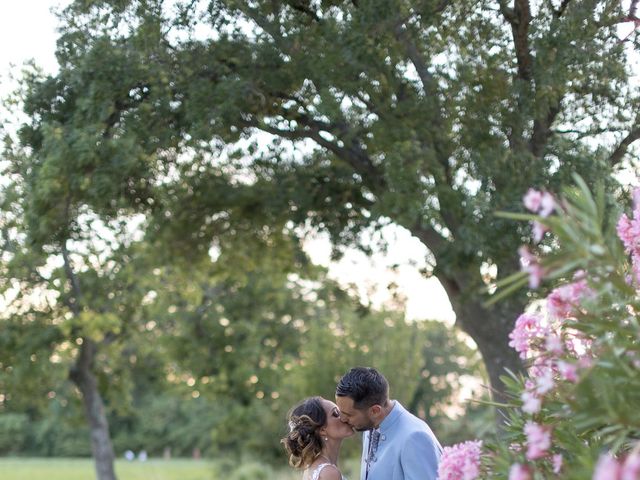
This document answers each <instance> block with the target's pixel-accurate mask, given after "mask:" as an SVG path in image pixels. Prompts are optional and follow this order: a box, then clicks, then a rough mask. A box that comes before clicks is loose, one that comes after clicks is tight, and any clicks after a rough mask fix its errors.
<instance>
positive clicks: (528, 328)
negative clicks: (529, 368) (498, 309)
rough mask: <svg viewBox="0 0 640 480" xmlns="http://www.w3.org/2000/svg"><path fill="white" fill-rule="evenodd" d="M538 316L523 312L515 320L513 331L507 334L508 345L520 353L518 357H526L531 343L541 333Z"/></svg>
mask: <svg viewBox="0 0 640 480" xmlns="http://www.w3.org/2000/svg"><path fill="white" fill-rule="evenodd" d="M540 320H541V319H540V317H538V316H536V315H530V314H528V313H523V314H522V315H520V316H519V317H518V319H517V320H516V325H515V327H514V328H513V331H512V332H511V333H510V334H509V338H510V339H511V340H510V341H509V346H510V347H511V348H513V349H515V351H516V352H518V353H519V354H520V358H522V359H525V358H527V353H528V352H529V350H530V349H531V343H532V341H533V340H534V339H536V338H538V337H539V336H540V334H541V333H542V327H541V325H540Z"/></svg>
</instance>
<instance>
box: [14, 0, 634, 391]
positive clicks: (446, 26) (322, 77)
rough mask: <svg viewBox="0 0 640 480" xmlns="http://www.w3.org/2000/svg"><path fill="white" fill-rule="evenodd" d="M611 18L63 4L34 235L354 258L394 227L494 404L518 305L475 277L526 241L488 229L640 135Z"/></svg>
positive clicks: (27, 137) (615, 14)
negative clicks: (304, 250) (125, 224)
mask: <svg viewBox="0 0 640 480" xmlns="http://www.w3.org/2000/svg"><path fill="white" fill-rule="evenodd" d="M539 3H540V2H539ZM187 5H188V6H187ZM496 10H498V12H499V14H498V15H496ZM623 16H624V12H622V10H621V6H620V4H619V2H613V1H610V0H591V1H588V2H578V3H575V2H568V3H563V5H562V7H561V8H560V10H558V9H557V7H555V6H554V4H553V3H552V2H542V3H540V4H536V5H535V8H534V7H531V9H529V8H526V9H525V8H511V7H510V6H507V5H506V4H505V6H504V7H503V8H499V9H496V5H494V4H491V3H488V2H466V3H464V4H458V3H455V2H436V1H433V0H376V1H372V2H368V3H366V4H362V3H358V2H356V3H353V2H352V3H336V2H328V3H327V2H325V3H323V2H320V3H316V4H313V5H300V4H298V3H296V2H280V3H274V2H271V1H262V0H261V1H257V2H247V1H235V0H234V1H224V0H223V1H210V0H200V1H195V2H191V3H189V4H186V3H185V4H184V5H182V4H180V5H176V6H175V8H168V6H167V4H166V2H161V1H152V2H149V1H130V2H111V1H97V0H96V1H86V0H82V1H80V0H78V1H76V2H72V3H71V4H70V5H69V6H68V8H67V9H66V10H65V11H64V13H63V15H62V20H63V24H62V27H61V37H60V40H59V42H58V51H57V54H58V58H59V60H60V62H61V69H60V73H59V74H58V75H56V76H55V77H53V78H41V77H39V76H37V75H31V76H27V77H25V82H24V86H25V93H26V95H25V103H24V110H25V112H26V113H27V115H28V116H29V122H27V124H25V125H24V126H23V128H22V129H21V133H20V145H21V146H22V147H26V148H28V149H29V152H30V153H29V154H28V155H25V156H24V158H22V160H21V161H20V162H18V164H17V170H19V171H21V172H24V174H25V177H26V178H28V179H29V180H28V182H27V185H26V186H25V191H28V192H29V194H30V195H31V197H30V198H31V201H30V202H28V203H26V204H25V205H24V216H25V219H26V222H27V224H28V225H29V238H30V239H31V240H33V241H34V242H35V243H36V244H38V245H40V244H45V243H47V242H48V241H50V240H51V239H52V238H58V239H60V238H64V237H65V236H66V235H67V233H77V226H76V225H75V224H74V222H73V221H72V222H71V223H69V222H68V221H67V220H68V219H66V216H68V215H71V217H74V216H75V215H76V214H77V213H78V212H80V211H82V210H81V208H80V206H81V205H84V204H86V205H88V206H89V208H90V211H91V212H95V214H96V215H99V216H101V217H103V218H108V219H119V218H122V216H123V215H126V214H132V213H139V214H144V215H146V216H147V218H146V220H147V221H148V222H149V224H148V226H147V229H146V232H147V238H148V239H151V240H155V241H158V242H159V243H161V244H165V245H166V244H168V245H170V246H172V247H173V249H175V250H173V249H172V251H174V252H175V251H180V254H181V255H182V256H185V257H191V256H192V255H195V256H198V255H200V256H202V255H206V253H207V252H208V251H209V249H210V247H211V243H212V239H219V238H220V237H221V236H224V235H223V234H225V233H228V234H229V235H227V236H226V238H227V240H226V241H225V240H221V242H222V243H226V242H227V241H230V242H234V243H235V240H234V239H235V236H234V234H236V233H239V232H243V233H245V234H248V235H249V236H250V235H255V236H257V237H261V238H263V239H264V238H265V236H266V237H269V238H270V239H271V240H273V239H276V238H278V237H279V236H280V234H281V233H282V231H283V229H286V230H287V231H288V233H289V234H291V233H292V227H302V228H303V229H306V230H307V231H308V230H309V229H310V230H322V231H326V232H328V233H329V234H330V236H331V238H332V240H333V242H334V244H335V245H336V246H337V247H339V246H343V245H354V244H358V243H359V233H361V232H362V231H363V230H364V229H366V228H374V229H375V228H379V227H380V225H382V224H385V223H388V222H389V221H392V222H395V223H396V224H399V225H402V226H404V227H405V228H407V229H408V230H409V231H411V233H412V234H413V235H415V236H416V237H417V238H419V239H420V240H421V241H422V242H423V243H424V244H425V245H426V246H427V247H428V248H429V250H430V260H434V261H431V262H430V265H432V267H430V268H429V272H428V273H429V274H434V275H436V276H437V277H438V278H439V279H440V280H441V282H442V283H443V285H445V286H446V288H447V292H448V293H449V295H450V297H451V298H450V299H451V302H452V305H453V308H454V310H455V311H456V314H457V317H458V320H459V324H460V326H461V327H462V328H463V329H464V330H465V331H466V332H467V333H468V334H469V335H471V336H472V337H473V338H474V340H475V341H476V343H477V344H478V346H479V348H480V349H481V351H482V353H483V355H484V357H485V361H486V362H487V365H488V367H489V368H488V371H489V375H490V379H491V382H492V386H493V387H496V388H499V387H500V385H499V380H498V375H499V373H500V372H501V369H502V367H503V366H504V365H506V366H508V367H510V368H511V369H513V370H518V369H520V367H521V366H520V365H519V363H518V361H517V358H516V356H515V355H513V354H512V353H511V352H510V350H509V349H508V348H507V341H508V340H507V335H508V332H509V329H510V326H511V322H512V320H513V319H512V318H511V315H513V314H514V312H516V311H518V310H520V309H521V308H522V306H523V305H524V303H525V301H526V299H525V298H524V296H523V295H517V296H512V299H511V300H510V302H511V305H508V306H505V304H504V303H503V305H502V306H500V307H497V306H495V305H492V306H489V305H483V304H482V299H481V297H480V294H479V293H478V291H479V289H480V288H482V287H484V286H485V277H484V274H483V269H484V268H486V267H487V266H489V267H495V268H497V270H498V275H500V276H501V277H506V276H508V275H509V274H511V273H513V272H514V271H515V270H517V258H516V257H515V254H514V252H515V250H516V247H517V246H518V245H519V244H520V242H521V240H522V238H523V237H524V236H526V235H528V232H526V230H525V229H524V228H519V227H516V228H513V226H512V224H511V223H510V222H508V221H507V220H505V219H496V218H495V217H494V216H493V212H494V211H496V210H510V211H511V210H514V209H515V208H517V206H518V205H519V204H520V199H521V196H522V193H523V192H524V191H525V190H526V189H527V188H528V187H529V186H531V185H534V186H538V187H545V188H552V189H555V188H557V187H559V186H561V185H563V184H565V183H567V182H568V181H570V175H571V174H572V173H573V172H579V173H581V174H582V175H583V177H584V178H589V179H591V178H607V177H608V176H609V174H610V173H611V172H612V171H613V170H614V169H615V168H617V166H618V165H619V164H620V162H621V160H622V158H623V157H624V156H625V154H626V153H627V151H628V150H629V145H630V144H631V143H632V141H633V139H634V138H635V136H634V135H635V132H637V129H638V124H637V118H636V116H635V113H634V112H635V111H636V110H637V107H638V95H637V91H636V89H634V88H633V87H632V86H631V85H630V84H629V79H628V75H627V68H626V67H627V64H628V60H627V58H626V56H625V46H624V45H623V44H621V43H620V42H618V41H615V38H616V37H615V35H616V27H615V26H616V24H617V23H619V21H620V19H621V18H622V17H623ZM515 39H517V41H515ZM602 132H610V133H612V134H614V135H612V136H611V137H612V138H613V137H614V136H615V134H617V133H619V134H620V137H622V136H624V135H628V134H629V136H628V138H627V140H628V141H625V140H623V141H622V142H621V143H620V144H619V145H618V146H619V147H620V148H615V147H616V146H615V145H614V146H611V145H604V144H603V143H602V141H601V138H600V137H599V135H600V134H601V133H602ZM594 145H596V146H595V147H594ZM610 183H611V184H613V181H611V182H610ZM609 186H610V185H609ZM288 222H289V223H288ZM285 227H286V228H285ZM295 232H296V235H297V234H300V231H299V230H296V231H295ZM273 241H275V240H273ZM276 243H277V241H276ZM241 245H245V244H244V242H241ZM229 251H231V252H234V251H237V253H238V257H237V260H239V261H241V260H242V259H243V258H244V255H243V251H244V249H243V248H238V249H237V250H236V249H235V248H233V249H230V250H229ZM431 256H432V257H431Z"/></svg>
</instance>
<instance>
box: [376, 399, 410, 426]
mask: <svg viewBox="0 0 640 480" xmlns="http://www.w3.org/2000/svg"><path fill="white" fill-rule="evenodd" d="M391 401H392V402H393V407H392V408H391V411H390V412H389V413H388V414H387V416H386V417H384V420H382V422H381V423H380V425H379V426H378V430H380V432H386V431H388V430H389V429H390V428H391V427H392V426H393V424H394V423H396V422H397V421H398V419H400V415H402V410H404V408H402V405H400V402H398V401H397V400H391Z"/></svg>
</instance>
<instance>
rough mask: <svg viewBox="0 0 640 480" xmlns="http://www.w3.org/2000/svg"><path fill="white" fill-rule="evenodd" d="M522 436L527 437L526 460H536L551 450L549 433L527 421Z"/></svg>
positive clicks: (540, 426)
mask: <svg viewBox="0 0 640 480" xmlns="http://www.w3.org/2000/svg"><path fill="white" fill-rule="evenodd" d="M524 434H525V435H526V436H527V458H528V459H529V460H537V459H538V458H542V457H544V456H545V455H546V454H547V452H548V450H549V448H551V431H550V430H549V429H548V428H546V427H543V426H542V425H538V424H537V423H535V422H531V421H529V422H527V423H526V424H525V425H524Z"/></svg>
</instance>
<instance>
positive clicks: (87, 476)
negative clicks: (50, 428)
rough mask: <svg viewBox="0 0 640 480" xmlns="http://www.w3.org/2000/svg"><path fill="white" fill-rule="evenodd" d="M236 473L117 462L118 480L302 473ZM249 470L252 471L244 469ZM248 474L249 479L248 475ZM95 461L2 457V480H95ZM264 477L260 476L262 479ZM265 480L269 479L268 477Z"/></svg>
mask: <svg viewBox="0 0 640 480" xmlns="http://www.w3.org/2000/svg"><path fill="white" fill-rule="evenodd" d="M238 467H239V468H240V470H239V471H238V472H237V473H232V474H230V475H229V474H227V475H224V476H220V475H219V474H216V470H217V469H216V468H215V462H214V461H212V460H190V459H172V460H162V459H153V458H152V459H149V460H147V461H146V462H139V461H132V462H128V461H126V460H122V459H118V460H116V475H117V476H118V480H236V479H238V480H245V479H247V478H249V477H251V478H254V475H255V472H256V469H258V470H260V471H261V473H262V474H263V475H264V474H265V473H266V472H269V473H270V474H271V476H270V477H269V480H300V479H301V478H302V473H301V472H296V471H294V470H293V469H291V468H288V467H286V466H283V468H282V469H279V470H276V471H274V470H273V469H271V468H270V467H266V468H263V466H262V465H260V464H255V463H253V462H249V464H241V465H238ZM243 467H249V470H248V471H247V470H244V472H243V473H240V471H242V470H243V469H244V468H243ZM344 468H345V470H344V473H345V474H346V475H347V476H348V478H349V479H357V478H358V475H359V474H358V471H359V470H358V469H359V462H358V461H356V460H351V461H347V462H345V465H344ZM247 475H248V476H247ZM95 478H96V475H95V471H94V467H93V460H92V459H90V458H19V457H6V458H0V480H95ZM263 478H265V477H260V480H263ZM265 480H266V478H265Z"/></svg>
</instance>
